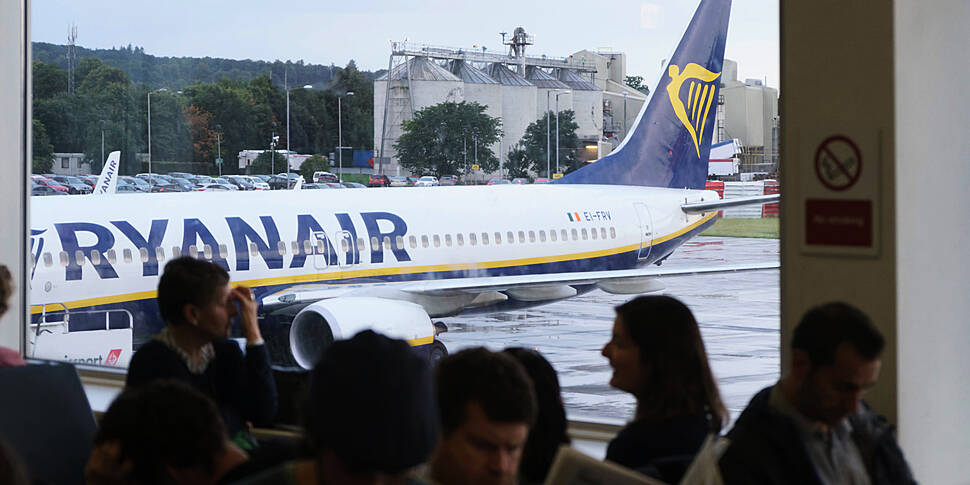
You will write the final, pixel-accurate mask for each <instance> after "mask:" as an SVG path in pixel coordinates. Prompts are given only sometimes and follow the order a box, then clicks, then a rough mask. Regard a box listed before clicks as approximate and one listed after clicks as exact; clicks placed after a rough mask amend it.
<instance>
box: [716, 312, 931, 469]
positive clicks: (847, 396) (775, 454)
mask: <svg viewBox="0 0 970 485" xmlns="http://www.w3.org/2000/svg"><path fill="white" fill-rule="evenodd" d="M884 344H885V341H884V339H883V337H882V335H881V334H880V333H879V330H877V329H876V328H875V326H874V325H873V324H872V322H871V321H870V320H869V318H868V317H867V316H866V315H865V314H864V313H862V312H861V311H859V310H858V309H857V308H855V307H852V306H851V305H848V304H846V303H829V304H825V305H822V306H819V307H816V308H813V309H811V310H809V311H808V313H806V314H805V316H804V317H802V321H801V322H800V323H799V324H798V327H796V328H795V333H794V336H793V338H792V366H791V371H790V372H789V373H788V374H787V375H785V376H784V377H783V378H782V379H781V380H780V381H779V382H778V384H777V385H775V386H773V387H769V388H767V389H764V390H762V391H761V392H759V393H758V394H757V395H756V396H755V397H754V398H753V399H752V400H751V403H750V404H748V407H747V408H746V409H745V410H744V412H743V413H741V417H740V418H738V421H737V424H735V426H734V428H733V429H732V430H731V432H730V433H728V438H729V439H730V440H731V445H730V447H729V448H728V449H727V452H726V453H725V454H724V456H723V457H722V458H721V461H720V466H721V473H722V475H723V477H724V482H725V483H726V484H740V483H744V484H752V483H753V484H813V485H814V484H819V485H824V484H833V483H838V484H843V483H844V484H854V485H859V484H897V483H901V484H910V483H915V481H914V480H913V476H912V473H911V472H910V469H909V465H907V463H906V460H905V458H904V457H903V453H902V451H901V450H900V449H899V445H897V443H896V438H895V436H894V433H893V428H892V427H891V426H890V425H889V424H888V423H887V422H886V421H885V419H884V418H882V417H880V416H877V415H876V414H875V413H874V412H873V411H872V410H871V409H869V407H868V406H867V405H866V404H865V403H863V402H862V396H863V394H864V393H865V391H866V390H868V389H869V388H871V387H872V386H873V385H874V384H875V383H876V379H877V378H878V377H879V367H880V364H881V361H880V355H881V354H882V349H883V346H884Z"/></svg>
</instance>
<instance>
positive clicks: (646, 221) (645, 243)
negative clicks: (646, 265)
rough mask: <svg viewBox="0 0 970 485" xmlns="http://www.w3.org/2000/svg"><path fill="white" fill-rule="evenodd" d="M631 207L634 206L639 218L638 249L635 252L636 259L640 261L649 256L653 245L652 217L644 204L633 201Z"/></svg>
mask: <svg viewBox="0 0 970 485" xmlns="http://www.w3.org/2000/svg"><path fill="white" fill-rule="evenodd" d="M633 207H634V208H636V210H637V218H638V219H639V220H640V251H639V252H638V253H637V261H641V260H644V259H647V257H649V256H650V248H651V246H652V245H653V218H652V217H651V216H650V209H648V208H647V205H646V204H644V203H642V202H634V203H633Z"/></svg>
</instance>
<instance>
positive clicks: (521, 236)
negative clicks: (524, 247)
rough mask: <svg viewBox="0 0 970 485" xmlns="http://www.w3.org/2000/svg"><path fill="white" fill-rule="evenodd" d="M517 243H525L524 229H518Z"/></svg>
mask: <svg viewBox="0 0 970 485" xmlns="http://www.w3.org/2000/svg"><path fill="white" fill-rule="evenodd" d="M519 244H525V231H519Z"/></svg>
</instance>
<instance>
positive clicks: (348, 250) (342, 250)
mask: <svg viewBox="0 0 970 485" xmlns="http://www.w3.org/2000/svg"><path fill="white" fill-rule="evenodd" d="M336 250H337V254H338V256H337V263H338V264H340V267H341V268H346V267H348V266H350V265H352V264H354V261H355V260H356V258H357V245H356V244H355V243H354V238H353V237H352V236H351V234H350V231H340V232H338V233H337V247H336Z"/></svg>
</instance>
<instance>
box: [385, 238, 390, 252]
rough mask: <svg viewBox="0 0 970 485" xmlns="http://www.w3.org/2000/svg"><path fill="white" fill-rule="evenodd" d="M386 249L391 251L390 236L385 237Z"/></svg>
mask: <svg viewBox="0 0 970 485" xmlns="http://www.w3.org/2000/svg"><path fill="white" fill-rule="evenodd" d="M384 249H388V250H389V249H391V238H390V236H384Z"/></svg>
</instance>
